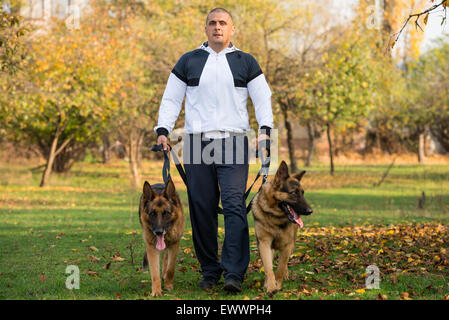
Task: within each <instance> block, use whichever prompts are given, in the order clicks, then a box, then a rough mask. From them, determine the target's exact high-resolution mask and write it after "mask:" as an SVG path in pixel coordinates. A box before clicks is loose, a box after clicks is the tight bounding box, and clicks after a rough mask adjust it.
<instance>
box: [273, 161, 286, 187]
mask: <svg viewBox="0 0 449 320" xmlns="http://www.w3.org/2000/svg"><path fill="white" fill-rule="evenodd" d="M287 178H288V167H287V164H286V163H285V161H284V160H282V162H281V164H280V166H279V168H278V170H277V171H276V175H275V176H274V185H275V186H280V185H281V183H282V181H284V180H285V179H287Z"/></svg>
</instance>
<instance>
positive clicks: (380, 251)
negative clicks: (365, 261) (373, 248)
mask: <svg viewBox="0 0 449 320" xmlns="http://www.w3.org/2000/svg"><path fill="white" fill-rule="evenodd" d="M383 252H384V250H383V249H380V250H379V251H377V254H376V256H378V255H380V254H381V253H383Z"/></svg>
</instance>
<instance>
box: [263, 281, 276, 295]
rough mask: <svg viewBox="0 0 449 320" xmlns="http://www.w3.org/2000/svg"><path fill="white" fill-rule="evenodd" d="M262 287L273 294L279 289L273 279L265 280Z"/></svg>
mask: <svg viewBox="0 0 449 320" xmlns="http://www.w3.org/2000/svg"><path fill="white" fill-rule="evenodd" d="M264 287H265V289H266V290H267V293H268V294H269V295H273V294H275V293H276V292H278V291H279V289H278V283H277V281H274V282H266V283H265V286H264Z"/></svg>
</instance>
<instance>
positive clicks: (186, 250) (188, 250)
mask: <svg viewBox="0 0 449 320" xmlns="http://www.w3.org/2000/svg"><path fill="white" fill-rule="evenodd" d="M183 251H184V253H185V254H189V253H190V252H191V251H192V249H191V248H190V247H187V248H184V250H183Z"/></svg>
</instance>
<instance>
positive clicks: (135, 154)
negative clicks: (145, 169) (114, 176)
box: [128, 128, 142, 188]
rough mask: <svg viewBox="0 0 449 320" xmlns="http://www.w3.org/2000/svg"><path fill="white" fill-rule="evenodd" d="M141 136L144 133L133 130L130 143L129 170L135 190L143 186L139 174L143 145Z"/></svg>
mask: <svg viewBox="0 0 449 320" xmlns="http://www.w3.org/2000/svg"><path fill="white" fill-rule="evenodd" d="M141 135H142V133H140V132H138V130H137V129H135V128H133V129H131V134H130V136H129V141H128V152H129V153H128V157H129V168H130V170H131V179H132V183H133V186H134V187H135V188H140V186H141V176H140V172H139V163H140V159H139V158H140V147H141V143H142V139H141Z"/></svg>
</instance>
